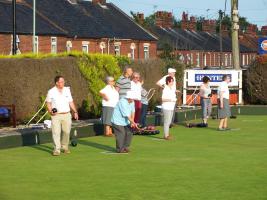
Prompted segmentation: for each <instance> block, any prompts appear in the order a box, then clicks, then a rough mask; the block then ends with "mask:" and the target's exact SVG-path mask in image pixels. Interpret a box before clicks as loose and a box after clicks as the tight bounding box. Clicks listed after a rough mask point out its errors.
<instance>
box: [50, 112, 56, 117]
mask: <svg viewBox="0 0 267 200" xmlns="http://www.w3.org/2000/svg"><path fill="white" fill-rule="evenodd" d="M49 113H50V115H51V116H55V115H56V114H57V112H52V111H49Z"/></svg>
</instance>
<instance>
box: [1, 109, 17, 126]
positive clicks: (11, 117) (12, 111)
mask: <svg viewBox="0 0 267 200" xmlns="http://www.w3.org/2000/svg"><path fill="white" fill-rule="evenodd" d="M1 107H2V108H7V109H8V110H9V111H10V112H9V116H8V118H9V122H12V125H13V127H14V128H16V126H17V118H16V106H15V105H14V104H11V105H0V108H1ZM0 116H1V114H0Z"/></svg>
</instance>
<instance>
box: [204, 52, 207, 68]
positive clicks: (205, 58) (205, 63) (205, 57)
mask: <svg viewBox="0 0 267 200" xmlns="http://www.w3.org/2000/svg"><path fill="white" fill-rule="evenodd" d="M206 66H207V55H206V54H204V67H206Z"/></svg>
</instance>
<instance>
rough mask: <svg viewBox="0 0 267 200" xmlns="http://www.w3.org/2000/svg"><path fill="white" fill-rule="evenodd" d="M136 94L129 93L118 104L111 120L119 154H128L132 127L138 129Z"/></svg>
mask: <svg viewBox="0 0 267 200" xmlns="http://www.w3.org/2000/svg"><path fill="white" fill-rule="evenodd" d="M133 99H134V94H133V92H132V91H128V92H127V93H126V96H125V97H123V98H121V99H120V101H119V102H118V103H117V105H116V107H115V109H114V112H113V116H112V118H111V123H112V127H113V129H114V134H115V137H116V150H117V152H118V153H128V152H129V146H130V144H131V140H132V137H133V133H132V131H131V129H130V127H136V124H135V122H134V112H135V109H134V101H133Z"/></svg>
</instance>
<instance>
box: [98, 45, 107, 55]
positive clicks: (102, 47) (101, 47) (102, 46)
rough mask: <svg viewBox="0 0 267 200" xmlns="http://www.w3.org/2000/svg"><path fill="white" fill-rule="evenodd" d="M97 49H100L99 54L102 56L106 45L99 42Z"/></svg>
mask: <svg viewBox="0 0 267 200" xmlns="http://www.w3.org/2000/svg"><path fill="white" fill-rule="evenodd" d="M99 47H100V49H101V54H104V52H105V48H106V43H105V42H100V45H99Z"/></svg>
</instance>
